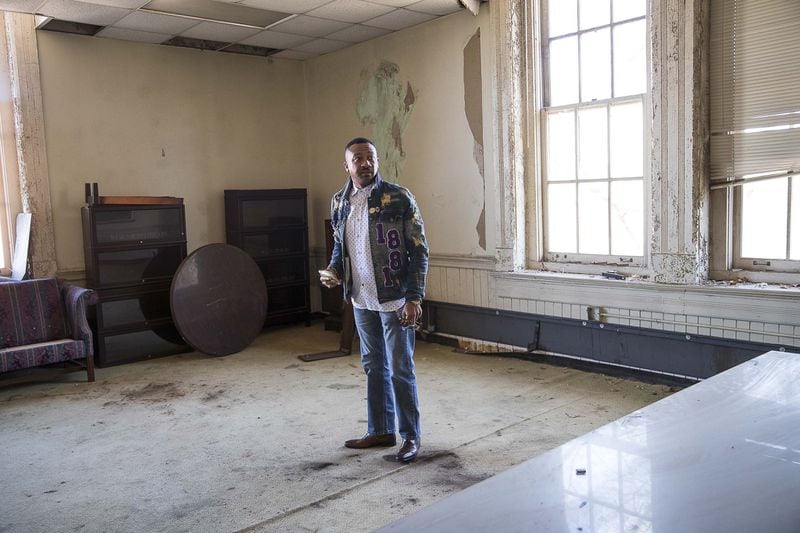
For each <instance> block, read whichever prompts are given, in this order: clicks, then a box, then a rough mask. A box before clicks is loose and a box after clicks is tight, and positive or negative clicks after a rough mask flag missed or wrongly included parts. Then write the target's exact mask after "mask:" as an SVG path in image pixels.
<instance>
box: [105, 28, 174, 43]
mask: <svg viewBox="0 0 800 533" xmlns="http://www.w3.org/2000/svg"><path fill="white" fill-rule="evenodd" d="M95 37H105V38H107V39H121V40H123V41H136V42H140V43H152V44H159V43H163V42H164V41H166V40H168V39H169V38H170V37H172V35H167V34H164V33H151V32H149V31H138V30H126V29H125V28H114V27H108V28H103V29H102V30H100V31H99V32H97V33H96V34H95Z"/></svg>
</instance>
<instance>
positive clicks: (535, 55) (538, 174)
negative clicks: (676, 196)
mask: <svg viewBox="0 0 800 533" xmlns="http://www.w3.org/2000/svg"><path fill="white" fill-rule="evenodd" d="M576 2H577V0H576ZM610 2H613V0H610ZM527 4H528V10H529V13H528V24H527V27H528V28H529V32H528V38H529V46H528V49H529V54H530V55H531V56H532V59H533V61H532V65H530V66H531V67H532V72H533V76H531V75H529V76H528V83H529V88H528V90H529V92H531V93H533V94H534V95H535V98H531V99H530V104H533V105H532V106H531V105H529V106H528V109H532V111H533V112H532V113H531V115H532V119H531V120H530V121H529V122H530V123H529V127H528V131H529V132H530V133H531V137H530V146H532V147H534V150H532V151H530V152H531V155H530V156H529V158H528V161H529V163H528V166H529V169H531V172H529V173H528V174H529V176H531V177H529V178H528V179H527V180H526V188H532V189H533V191H530V192H528V193H527V197H528V202H535V204H534V205H535V206H536V209H535V213H536V215H535V216H531V217H529V218H530V220H527V221H526V227H527V229H528V231H531V232H532V233H533V234H532V235H530V236H529V237H528V241H527V242H528V246H527V249H528V250H527V253H526V266H527V267H528V268H536V269H543V270H559V271H570V272H576V273H589V274H594V273H599V272H601V271H602V270H605V269H607V267H609V266H613V267H615V269H617V270H619V271H620V272H623V273H627V274H639V273H641V272H642V271H643V269H644V268H646V267H647V264H648V256H649V249H648V239H647V235H648V231H647V228H648V226H649V223H650V212H649V209H650V204H651V202H650V198H649V194H648V191H649V187H650V165H649V164H648V162H649V160H650V157H651V146H650V144H651V143H650V126H651V123H650V122H649V119H648V117H650V116H651V115H652V113H651V110H652V97H651V85H650V76H651V72H650V71H651V69H652V58H651V57H650V56H651V54H650V47H651V43H650V38H649V37H646V38H645V47H646V49H645V57H646V69H647V73H646V76H647V83H646V86H645V89H646V90H645V92H644V93H639V94H634V95H625V96H620V97H616V98H615V97H610V98H607V99H603V100H593V101H587V102H582V101H578V102H576V103H574V104H565V105H557V106H550V107H546V106H545V105H544V104H545V102H548V101H549V78H548V73H549V71H548V68H549V62H550V57H549V47H548V44H549V42H550V39H549V36H548V35H547V21H548V8H549V3H548V0H531V1H529V2H527ZM609 7H610V8H612V9H613V6H609ZM650 17H651V13H650V9H649V6H648V7H647V9H646V12H645V14H644V15H641V16H638V17H632V18H630V19H625V20H624V21H611V20H610V21H609V23H608V24H607V25H603V26H598V27H593V28H586V29H578V30H576V31H575V32H572V33H569V34H564V35H559V36H558V38H563V37H564V36H569V35H575V36H576V37H577V38H578V39H580V37H579V35H580V34H581V33H586V32H591V31H595V30H597V29H598V28H604V27H607V28H609V33H610V39H612V41H611V49H610V53H611V65H610V66H611V69H612V72H611V73H610V76H611V77H610V80H611V83H612V86H611V89H612V91H613V80H614V73H613V55H614V44H613V28H614V27H615V26H618V25H620V24H625V23H630V22H634V21H637V20H643V21H644V23H645V28H646V29H645V32H646V36H649V34H650V31H651V21H650ZM578 53H579V54H580V52H578ZM578 61H579V62H580V56H579V57H578ZM578 69H579V70H580V63H578ZM578 84H579V88H578V90H579V100H580V78H579V79H578ZM633 101H640V102H641V105H642V119H643V121H642V145H643V154H642V161H643V168H642V178H641V179H640V178H619V179H614V178H611V176H610V175H609V176H608V177H607V178H605V179H604V180H598V181H603V182H604V183H606V184H608V187H609V188H610V186H611V184H612V183H613V182H615V181H620V182H621V181H640V182H641V184H642V191H643V197H642V225H643V227H642V255H634V256H630V255H627V256H626V255H622V256H620V255H616V254H610V253H609V254H586V253H564V252H551V251H549V250H548V248H547V219H548V214H547V210H548V207H547V203H548V202H547V190H548V181H547V172H546V169H547V115H548V113H549V112H553V111H558V110H566V109H574V110H575V112H576V120H577V112H578V110H579V109H582V108H585V107H597V106H603V107H604V108H605V109H606V113H607V116H609V115H608V110H609V109H610V107H611V106H612V105H614V104H615V103H624V102H633ZM607 127H608V128H609V129H610V121H609V122H608V123H607ZM576 134H577V129H576ZM609 138H610V136H609ZM607 150H610V144H609V145H608V146H607ZM577 163H578V162H577V160H576V164H577ZM609 165H610V159H609ZM589 181H595V180H580V179H578V178H577V176H576V179H575V180H566V181H564V183H575V184H576V187H577V184H578V183H581V182H587V183H588V182H589ZM551 183H552V182H551ZM576 201H577V189H576ZM576 216H577V210H576ZM576 231H579V230H578V227H577V221H576ZM608 231H609V245H610V243H611V241H610V233H611V231H612V229H611V225H610V220H609V228H608Z"/></svg>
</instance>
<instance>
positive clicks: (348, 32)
mask: <svg viewBox="0 0 800 533" xmlns="http://www.w3.org/2000/svg"><path fill="white" fill-rule="evenodd" d="M390 32H391V30H387V29H384V28H375V27H373V26H363V25H361V24H354V25H352V26H350V27H349V28H345V29H343V30H339V31H337V32H334V33H331V34H330V35H328V38H329V39H336V40H337V41H347V42H350V43H360V42H362V41H368V40H370V39H374V38H376V37H380V36H381V35H386V34H387V33H390Z"/></svg>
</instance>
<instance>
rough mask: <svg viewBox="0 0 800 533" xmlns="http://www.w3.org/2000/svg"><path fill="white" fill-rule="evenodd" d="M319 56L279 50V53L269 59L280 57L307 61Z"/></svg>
mask: <svg viewBox="0 0 800 533" xmlns="http://www.w3.org/2000/svg"><path fill="white" fill-rule="evenodd" d="M318 55H319V54H312V53H311V52H300V51H298V50H281V51H280V52H277V53H274V54H272V55H271V56H270V57H280V58H281V59H299V60H301V61H302V60H303V59H308V58H310V57H316V56H318Z"/></svg>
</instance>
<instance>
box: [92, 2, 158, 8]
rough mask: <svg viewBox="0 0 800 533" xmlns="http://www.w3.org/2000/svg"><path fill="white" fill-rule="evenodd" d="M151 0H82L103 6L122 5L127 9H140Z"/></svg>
mask: <svg viewBox="0 0 800 533" xmlns="http://www.w3.org/2000/svg"><path fill="white" fill-rule="evenodd" d="M149 1H150V0H144V1H143V0H81V2H86V3H87V4H99V5H102V6H112V7H122V8H125V9H139V8H140V7H142V6H143V5H145V4H146V3H147V2H149Z"/></svg>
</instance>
